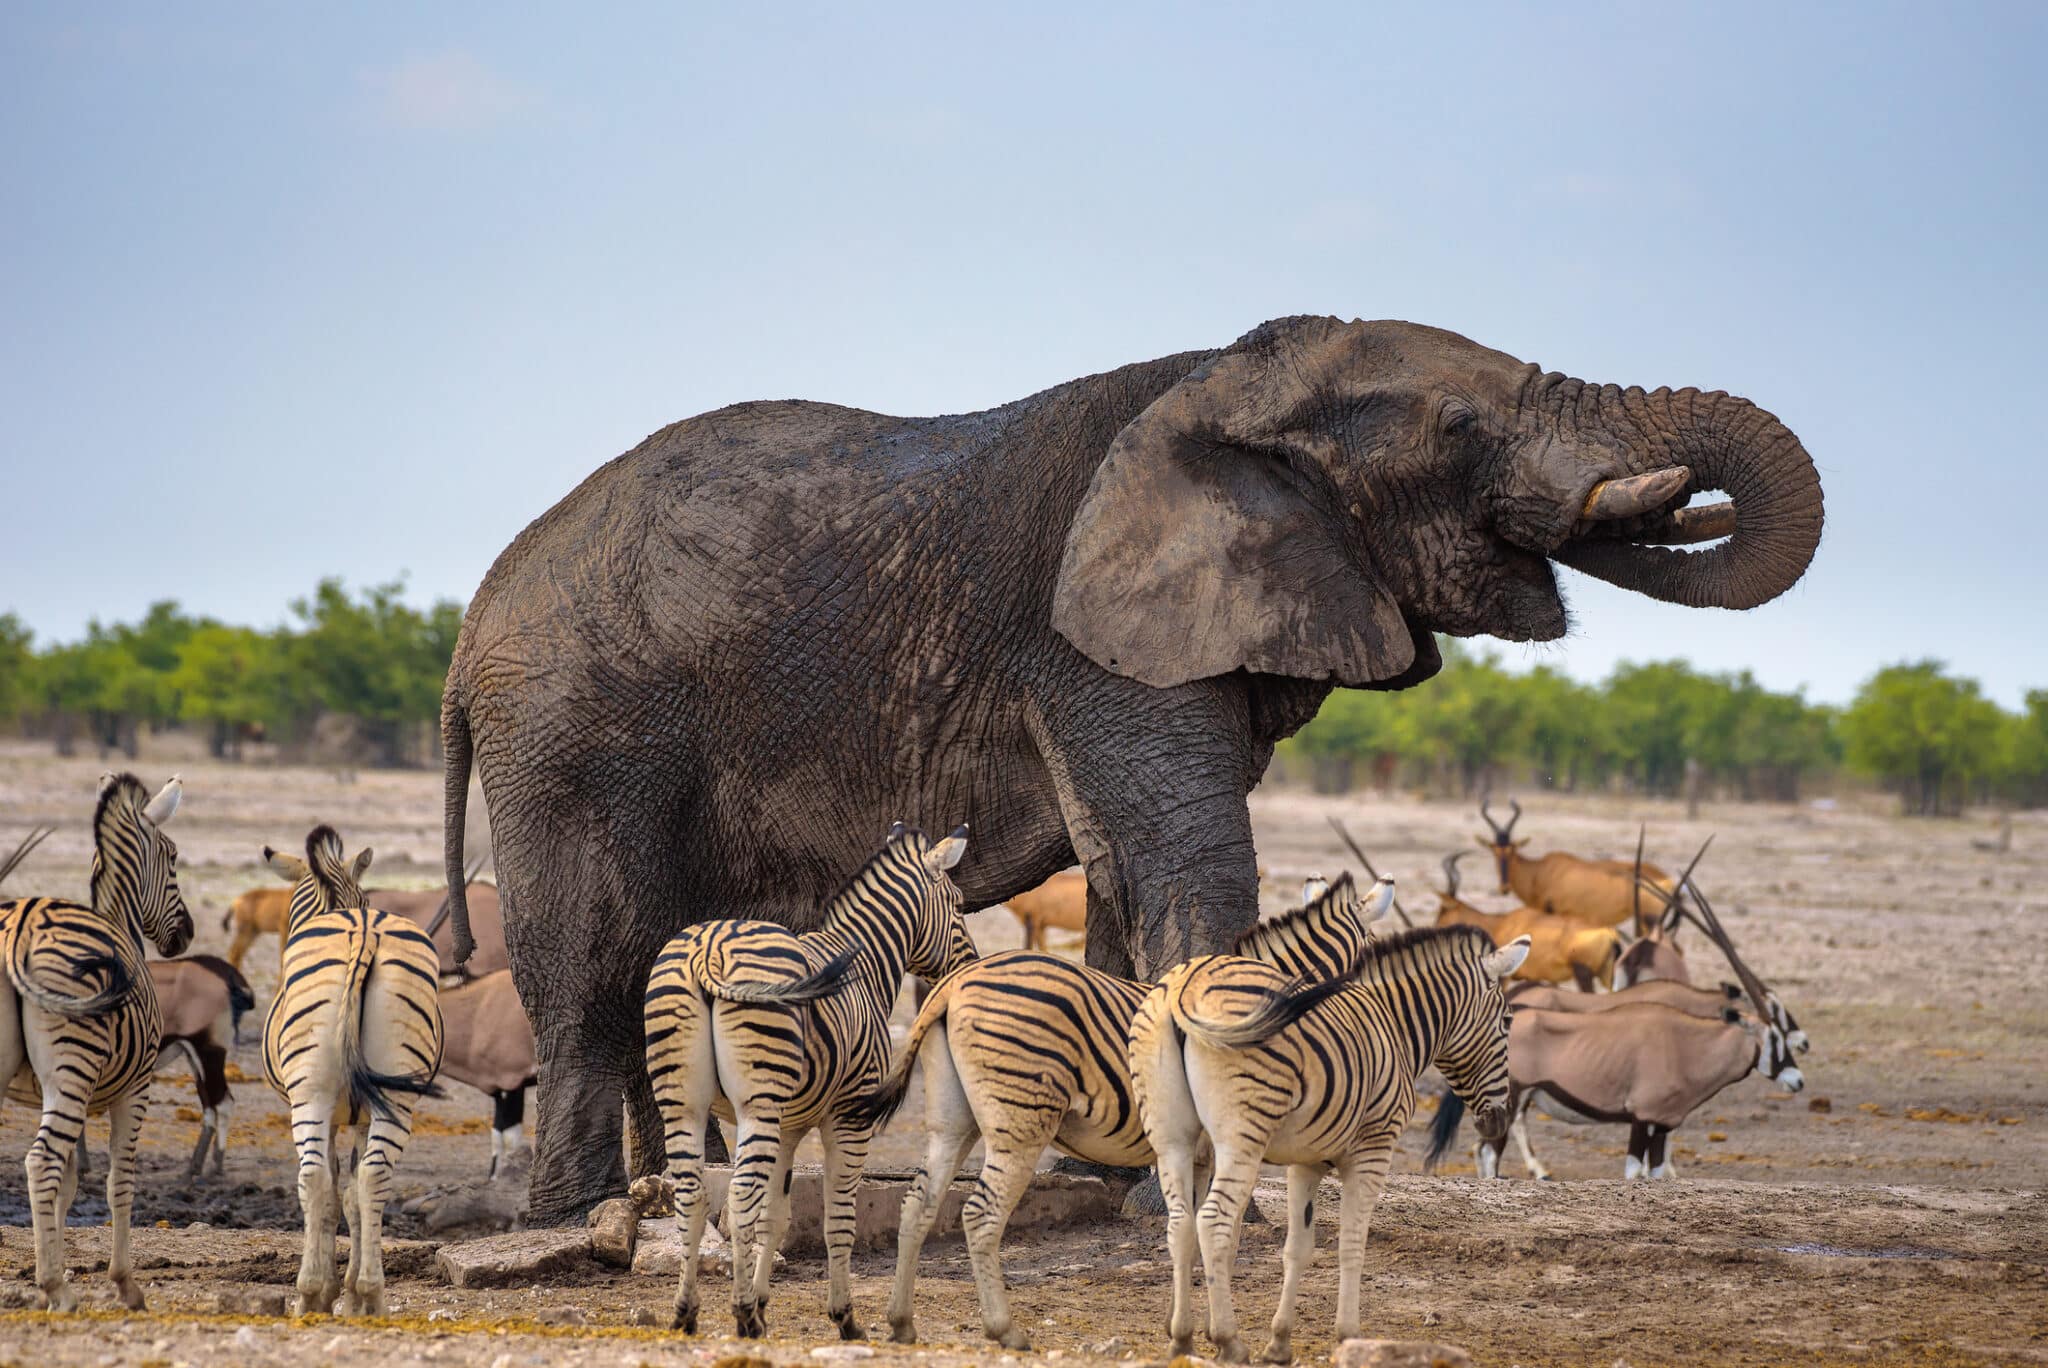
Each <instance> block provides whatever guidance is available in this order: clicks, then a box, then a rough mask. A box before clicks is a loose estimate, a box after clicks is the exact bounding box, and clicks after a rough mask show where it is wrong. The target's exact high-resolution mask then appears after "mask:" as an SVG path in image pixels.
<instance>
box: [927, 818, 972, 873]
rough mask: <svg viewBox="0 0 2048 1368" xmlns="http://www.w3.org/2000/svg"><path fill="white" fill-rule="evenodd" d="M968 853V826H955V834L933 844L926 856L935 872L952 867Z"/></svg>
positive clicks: (928, 863)
mask: <svg viewBox="0 0 2048 1368" xmlns="http://www.w3.org/2000/svg"><path fill="white" fill-rule="evenodd" d="M966 853H967V828H966V826H964V825H962V826H959V827H955V828H954V830H953V834H952V835H950V836H948V837H947V838H946V839H945V840H943V841H940V842H939V843H938V844H937V845H935V846H933V847H932V848H931V849H930V850H929V851H928V852H926V854H925V857H924V862H925V864H927V865H929V866H930V867H931V869H932V871H933V872H934V873H938V872H942V871H944V870H948V869H951V868H952V867H953V866H954V865H957V864H959V863H960V857H961V856H962V855H965V854H966Z"/></svg>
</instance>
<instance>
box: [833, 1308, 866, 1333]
mask: <svg viewBox="0 0 2048 1368" xmlns="http://www.w3.org/2000/svg"><path fill="white" fill-rule="evenodd" d="M831 1316H832V1323H833V1324H834V1325H836V1326H838V1327H839V1338H841V1339H843V1340H857V1339H866V1338H867V1331H865V1330H863V1329H861V1328H860V1322H859V1321H857V1320H855V1319H854V1318H853V1308H852V1307H850V1306H848V1307H845V1308H843V1309H841V1310H838V1311H833V1312H831Z"/></svg>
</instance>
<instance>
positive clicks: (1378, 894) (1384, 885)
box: [1359, 874, 1394, 926]
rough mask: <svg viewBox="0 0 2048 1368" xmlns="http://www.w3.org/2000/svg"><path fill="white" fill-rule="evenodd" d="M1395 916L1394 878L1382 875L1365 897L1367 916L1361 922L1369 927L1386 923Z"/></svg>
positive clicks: (1389, 875)
mask: <svg viewBox="0 0 2048 1368" xmlns="http://www.w3.org/2000/svg"><path fill="white" fill-rule="evenodd" d="M1393 915H1394V876H1393V875H1391V874H1382V875H1380V877H1379V878H1378V879H1377V880H1376V881H1375V882H1374V883H1373V886H1372V890H1371V891H1370V892H1368V893H1367V894H1366V895H1365V915H1364V916H1363V917H1360V918H1359V920H1360V921H1362V922H1364V923H1365V924H1366V925H1367V926H1371V925H1372V924H1373V923H1374V922H1378V921H1385V920H1386V919H1387V918H1388V917H1391V916H1393Z"/></svg>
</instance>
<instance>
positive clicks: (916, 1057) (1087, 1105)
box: [860, 874, 1394, 1349]
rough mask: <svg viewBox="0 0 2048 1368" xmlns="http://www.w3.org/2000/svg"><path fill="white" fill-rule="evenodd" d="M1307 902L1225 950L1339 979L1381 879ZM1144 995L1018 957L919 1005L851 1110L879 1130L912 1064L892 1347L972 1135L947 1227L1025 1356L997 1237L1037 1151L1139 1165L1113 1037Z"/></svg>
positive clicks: (1127, 1088) (1142, 1154) (943, 988)
mask: <svg viewBox="0 0 2048 1368" xmlns="http://www.w3.org/2000/svg"><path fill="white" fill-rule="evenodd" d="M1304 895H1305V896H1309V897H1310V901H1309V902H1308V904H1307V905H1306V906H1305V907H1302V908H1300V909H1299V910H1297V911H1294V912H1290V913H1289V914H1287V915H1286V916H1284V917H1280V918H1276V919H1275V920H1272V921H1268V922H1264V923H1262V924H1260V925H1258V926H1256V927H1254V928H1253V929H1252V930H1251V931H1249V932H1247V933H1246V935H1245V936H1244V938H1243V939H1242V940H1241V941H1239V942H1238V945H1237V953H1239V954H1241V955H1247V956H1250V957H1252V958H1255V959H1260V960H1264V961H1267V962H1269V963H1272V964H1276V965H1278V966H1279V967H1280V968H1281V969H1282V970H1283V971H1284V972H1285V973H1287V974H1290V975H1295V976H1298V977H1301V978H1307V979H1313V980H1320V979H1325V978H1333V977H1338V976H1341V975H1344V974H1348V973H1351V972H1352V971H1353V970H1354V969H1356V968H1357V967H1358V965H1359V964H1360V963H1361V962H1362V961H1363V958H1364V955H1365V948H1366V944H1367V936H1368V927H1369V926H1370V925H1371V924H1372V923H1374V922H1377V921H1378V920H1379V919H1380V918H1382V917H1384V916H1386V915H1387V912H1388V909H1389V908H1390V907H1392V905H1393V901H1394V883H1393V880H1391V879H1383V880H1381V881H1380V882H1379V883H1378V884H1376V885H1375V886H1374V887H1373V889H1372V891H1371V892H1370V894H1369V895H1368V896H1367V897H1366V899H1365V901H1364V902H1363V903H1362V904H1361V902H1360V900H1359V897H1358V894H1357V890H1356V889H1355V888H1354V886H1353V885H1352V882H1351V876H1350V875H1348V874H1347V875H1344V876H1342V877H1341V878H1339V879H1338V881H1337V882H1336V883H1335V884H1334V885H1331V884H1327V883H1324V882H1323V881H1322V880H1321V879H1320V878H1317V879H1314V880H1312V881H1311V883H1310V884H1309V885H1308V887H1307V888H1305V889H1304ZM1148 990H1149V986H1148V985H1146V984H1141V983H1133V982H1132V981H1130V980H1129V979H1122V978H1116V977H1113V976H1112V975H1109V974H1105V973H1103V972H1101V971H1100V970H1096V969H1090V968H1087V967H1085V966H1083V965H1078V964H1074V963H1072V962H1071V961H1068V960H1064V959H1060V958H1058V957H1057V956H1053V955H1046V954H1042V953H1038V952H1034V951H1016V952H1012V953H1009V954H1003V955H993V956H991V957H989V958H988V959H985V960H981V961H979V962H977V963H975V964H972V965H969V966H968V967H967V968H965V969H962V970H961V971H960V972H959V973H957V974H954V975H953V976H952V977H950V978H948V979H947V980H945V982H943V983H941V984H940V985H939V986H938V987H937V988H935V989H934V990H933V991H932V994H931V996H930V997H928V998H926V999H925V1002H924V1007H923V1009H922V1010H921V1011H919V1012H918V1014H917V1021H916V1024H915V1025H913V1026H912V1027H911V1028H910V1038H909V1039H908V1040H907V1041H906V1042H905V1043H904V1046H903V1048H902V1049H901V1050H900V1051H898V1052H897V1055H896V1064H895V1067H894V1068H893V1069H892V1070H891V1071H890V1073H889V1077H888V1079H887V1081H886V1082H884V1083H883V1085H882V1086H881V1087H880V1088H879V1089H877V1090H876V1091H875V1092H874V1093H872V1094H870V1095H869V1097H867V1098H865V1099H863V1101H862V1103H861V1107H860V1111H861V1114H862V1115H863V1116H864V1117H867V1118H869V1119H872V1120H874V1121H875V1122H876V1123H877V1124H879V1123H881V1122H882V1121H886V1120H887V1119H888V1117H889V1116H890V1115H891V1114H893V1113H894V1112H895V1110H896V1109H897V1107H899V1106H900V1105H901V1104H902V1102H903V1099H904V1096H905V1094H906V1093H907V1092H908V1091H909V1088H910V1073H911V1066H912V1065H914V1064H921V1065H922V1066H923V1069H924V1125H925V1156H924V1164H923V1166H922V1167H921V1168H920V1169H919V1170H918V1172H917V1176H916V1177H915V1178H914V1179H913V1180H912V1181H911V1184H910V1190H909V1192H908V1193H906V1194H905V1195H904V1198H903V1215H902V1219H901V1221H900V1223H899V1224H898V1227H897V1236H896V1240H897V1246H896V1283H895V1288H894V1290H893V1292H892V1293H891V1295H890V1299H889V1326H890V1331H891V1335H892V1337H893V1338H894V1339H895V1340H896V1342H897V1343H899V1344H912V1343H915V1342H916V1339H917V1328H916V1325H915V1323H914V1320H913V1313H912V1309H911V1294H912V1292H913V1290H914V1289H915V1286H916V1282H917V1260H918V1255H919V1253H920V1252H921V1251H922V1250H923V1248H924V1242H925V1239H926V1237H927V1236H928V1235H929V1234H930V1233H931V1227H932V1222H933V1221H934V1220H935V1219H936V1218H937V1216H938V1213H939V1205H940V1201H941V1199H942V1198H943V1197H944V1196H945V1192H946V1189H947V1188H948V1187H950V1186H951V1185H952V1183H953V1180H954V1176H955V1175H956V1174H957V1173H958V1172H959V1169H960V1164H961V1161H962V1160H964V1159H965V1158H966V1157H967V1152H968V1150H970V1149H971V1148H973V1146H974V1142H975V1141H976V1140H977V1139H979V1140H981V1141H982V1142H983V1159H982V1166H981V1173H980V1175H979V1177H977V1178H976V1179H975V1183H974V1188H973V1191H971V1192H970V1193H969V1194H968V1196H967V1201H966V1203H965V1205H964V1206H963V1207H962V1208H961V1213H960V1219H961V1224H962V1226H963V1227H964V1228H965V1229H966V1232H967V1252H968V1257H969V1259H970V1260H971V1261H972V1262H973V1265H974V1281H975V1288H976V1291H977V1293H978V1294H979V1296H980V1299H981V1319H982V1329H983V1330H984V1332H985V1333H986V1334H987V1335H988V1337H989V1338H990V1339H992V1340H997V1341H999V1342H1000V1343H1001V1344H1002V1345H1003V1347H1004V1348H1006V1349H1029V1348H1030V1347H1031V1337H1030V1336H1029V1335H1028V1334H1026V1333H1025V1331H1024V1330H1023V1328H1022V1327H1020V1326H1018V1325H1017V1324H1016V1322H1015V1320H1014V1319H1013V1317H1012V1315H1011V1312H1010V1303H1009V1297H1008V1294H1007V1292H1006V1291H1005V1289H1004V1285H1003V1263H1002V1244H1003V1233H1004V1231H1005V1230H1006V1229H1007V1228H1008V1226H1009V1221H1010V1215H1011V1213H1012V1212H1014V1211H1015V1210H1016V1209H1017V1203H1018V1202H1020V1201H1021V1200H1023V1197H1024V1193H1025V1190H1026V1189H1027V1188H1029V1187H1030V1185H1031V1175H1032V1173H1033V1172H1034V1171H1035V1170H1036V1169H1037V1167H1038V1160H1039V1156H1040V1155H1042V1154H1044V1152H1045V1147H1046V1146H1047V1145H1053V1146H1056V1147H1057V1148H1058V1149H1059V1150H1060V1151H1061V1152H1063V1153H1065V1154H1069V1155H1072V1156H1073V1157H1074V1158H1076V1159H1081V1160H1084V1161H1086V1162H1089V1163H1095V1164H1112V1165H1115V1166H1117V1167H1121V1168H1134V1167H1138V1166H1140V1165H1150V1164H1151V1163H1152V1147H1151V1145H1150V1144H1149V1143H1148V1142H1147V1141H1146V1139H1145V1132H1144V1128H1143V1126H1142V1125H1140V1124H1139V1120H1138V1112H1137V1107H1136V1106H1135V1104H1134V1103H1133V1102H1132V1099H1131V1078H1130V1064H1129V1057H1128V1045H1127V1043H1126V1042H1127V1041H1128V1039H1129V1036H1130V1029H1131V1019H1132V1018H1133V1017H1134V1016H1135V1015H1136V1014H1137V1010H1138V1004H1139V1002H1141V1001H1142V1000H1143V999H1144V996H1145V994H1146V992H1147V991H1148Z"/></svg>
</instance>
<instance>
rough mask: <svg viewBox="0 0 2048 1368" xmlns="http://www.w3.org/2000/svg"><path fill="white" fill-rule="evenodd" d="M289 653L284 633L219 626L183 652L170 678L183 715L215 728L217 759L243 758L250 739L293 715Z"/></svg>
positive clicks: (195, 637)
mask: <svg viewBox="0 0 2048 1368" xmlns="http://www.w3.org/2000/svg"><path fill="white" fill-rule="evenodd" d="M286 649H287V638H286V637H285V636H284V634H282V633H275V634H266V633H263V632H258V631H255V630H253V629H251V628H248V627H224V626H222V625H220V624H219V623H209V624H207V625H206V626H203V627H200V628H199V629H198V630H196V631H194V632H193V633H192V635H191V636H190V637H188V638H187V639H186V640H185V643H184V645H183V646H182V647H181V648H180V649H179V652H178V668H177V669H176V670H175V671H173V672H172V674H171V676H170V680H171V685H172V687H173V688H174V689H175V690H176V691H177V694H178V698H179V715H180V716H181V717H183V718H186V719H189V720H192V721H197V722H205V723H208V724H210V726H211V728H212V733H213V736H212V743H211V744H212V749H213V753H214V754H215V755H216V756H226V757H229V758H232V759H235V760H239V759H241V758H242V739H243V737H244V736H245V735H247V734H248V733H249V732H250V731H252V730H253V729H255V728H258V727H262V728H266V729H267V728H270V727H275V726H278V725H280V724H281V723H282V722H283V721H284V720H285V719H286V717H287V716H288V715H289V711H290V706H289V701H288V679H287V674H286V669H287V664H286Z"/></svg>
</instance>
